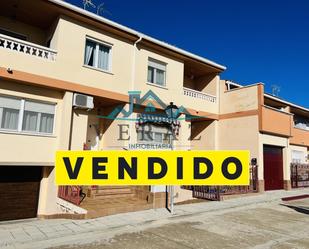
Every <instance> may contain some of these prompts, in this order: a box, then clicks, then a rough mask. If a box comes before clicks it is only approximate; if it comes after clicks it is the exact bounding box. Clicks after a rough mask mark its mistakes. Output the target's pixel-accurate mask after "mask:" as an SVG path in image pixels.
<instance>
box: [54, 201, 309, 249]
mask: <svg viewBox="0 0 309 249" xmlns="http://www.w3.org/2000/svg"><path fill="white" fill-rule="evenodd" d="M129 230H130V229H127V232H125V233H122V234H115V236H113V237H109V238H108V239H107V238H106V239H104V237H105V236H104V234H102V240H100V241H97V242H96V243H92V244H87V241H85V242H84V243H83V244H80V245H73V246H72V245H71V246H64V247H57V249H112V248H115V249H122V248H126V249H140V248H149V249H162V248H169V249H174V248H175V249H176V248H177V249H188V248H192V249H193V248H194V249H195V248H220V249H221V248H235V249H236V248H237V249H239V248H276V249H277V248H280V249H287V248H299V249H301V248H304V249H308V248H309V199H308V198H307V199H303V200H298V201H290V202H277V203H274V202H270V203H263V204H257V205H253V206H247V207H240V208H232V209H229V210H222V211H217V212H209V213H203V214H198V215H188V216H186V217H176V218H175V219H170V221H169V222H168V223H167V224H160V223H158V224H149V225H144V226H141V227H140V228H139V231H134V232H132V233H130V231H129ZM81 236H82V235H81Z"/></svg>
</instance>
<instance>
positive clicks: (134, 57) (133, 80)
mask: <svg viewBox="0 0 309 249" xmlns="http://www.w3.org/2000/svg"><path fill="white" fill-rule="evenodd" d="M142 39H143V36H142V35H140V34H138V39H137V40H136V41H135V42H134V44H133V60H132V70H131V73H132V75H131V89H130V90H131V91H134V90H135V89H134V88H135V72H136V70H135V68H136V49H137V44H138V43H139V42H140V41H141V40H142ZM130 131H131V135H130V139H129V143H132V134H133V126H131V128H130Z"/></svg>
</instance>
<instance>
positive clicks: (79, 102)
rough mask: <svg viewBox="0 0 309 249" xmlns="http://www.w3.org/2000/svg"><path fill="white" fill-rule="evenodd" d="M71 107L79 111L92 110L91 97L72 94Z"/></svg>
mask: <svg viewBox="0 0 309 249" xmlns="http://www.w3.org/2000/svg"><path fill="white" fill-rule="evenodd" d="M73 106H74V107H77V108H81V109H93V107H94V105H93V97H92V96H88V95H84V94H80V93H74V96H73Z"/></svg>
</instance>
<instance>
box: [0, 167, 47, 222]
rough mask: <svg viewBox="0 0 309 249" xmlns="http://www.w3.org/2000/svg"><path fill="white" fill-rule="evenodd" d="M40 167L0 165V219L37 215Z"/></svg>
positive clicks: (40, 176)
mask: <svg viewBox="0 0 309 249" xmlns="http://www.w3.org/2000/svg"><path fill="white" fill-rule="evenodd" d="M41 178H42V167H28V166H0V221H3V220H15V219H25V218H33V217H36V216H37V208H38V199H39V190H40V181H41Z"/></svg>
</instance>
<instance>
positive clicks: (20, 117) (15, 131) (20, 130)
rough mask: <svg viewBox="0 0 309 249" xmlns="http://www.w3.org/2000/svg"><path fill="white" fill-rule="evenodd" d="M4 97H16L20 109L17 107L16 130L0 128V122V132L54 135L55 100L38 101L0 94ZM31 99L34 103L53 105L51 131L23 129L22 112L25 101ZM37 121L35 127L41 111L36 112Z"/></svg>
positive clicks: (0, 120) (38, 122)
mask: <svg viewBox="0 0 309 249" xmlns="http://www.w3.org/2000/svg"><path fill="white" fill-rule="evenodd" d="M0 96H3V97H5V98H11V99H16V100H19V101H20V109H19V115H18V125H17V129H16V130H11V129H3V128H1V124H0V132H7V133H17V134H30V135H43V136H54V135H55V130H56V129H55V126H56V110H57V103H55V102H47V101H40V100H33V99H25V98H18V97H15V96H8V95H0ZM26 101H31V102H35V103H42V104H47V105H53V106H54V120H53V131H52V132H51V133H46V132H40V131H39V130H40V129H37V130H38V131H24V130H23V129H22V128H23V120H24V112H25V102H26ZM38 114H39V115H38V121H37V124H36V126H37V127H36V128H38V125H39V124H40V117H41V113H38ZM0 122H2V115H1V116H0Z"/></svg>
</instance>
